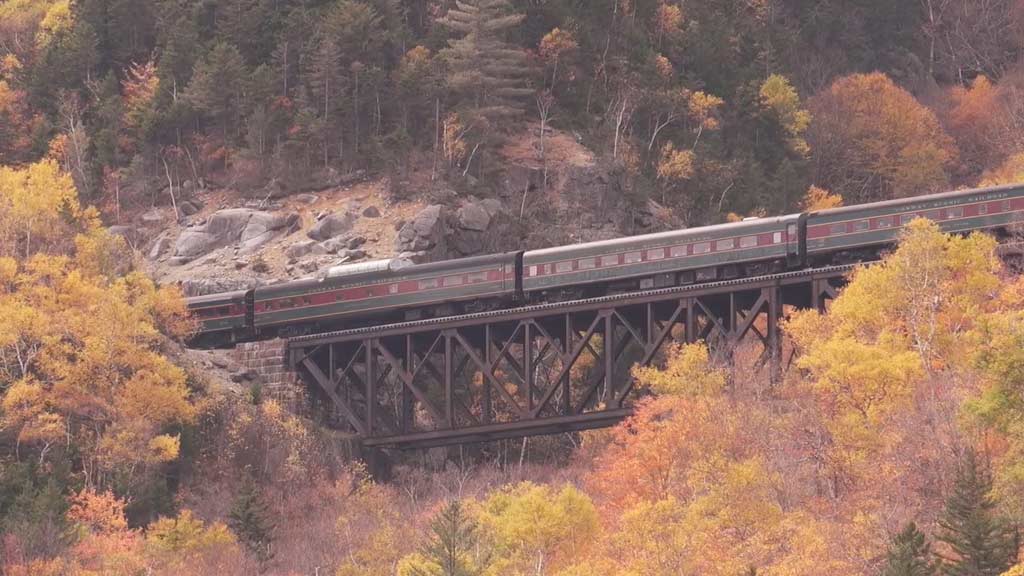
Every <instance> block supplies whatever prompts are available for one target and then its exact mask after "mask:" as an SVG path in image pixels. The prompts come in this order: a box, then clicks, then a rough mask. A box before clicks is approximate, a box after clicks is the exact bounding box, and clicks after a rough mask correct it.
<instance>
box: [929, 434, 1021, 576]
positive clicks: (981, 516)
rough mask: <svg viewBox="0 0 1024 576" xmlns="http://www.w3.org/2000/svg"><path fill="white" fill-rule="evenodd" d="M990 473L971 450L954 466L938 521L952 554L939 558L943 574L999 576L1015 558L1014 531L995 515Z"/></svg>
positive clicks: (942, 538) (944, 540)
mask: <svg viewBox="0 0 1024 576" xmlns="http://www.w3.org/2000/svg"><path fill="white" fill-rule="evenodd" d="M991 490H992V476H991V474H990V472H989V470H988V468H987V466H985V465H984V464H983V463H981V462H979V461H978V457H977V455H976V454H975V453H974V451H968V452H967V454H966V455H965V457H964V461H963V462H962V463H961V465H960V467H959V468H958V469H957V476H956V483H955V485H954V487H953V494H952V495H951V496H950V497H949V500H948V501H947V502H946V510H945V513H944V515H943V517H942V519H941V520H940V522H939V524H940V526H942V529H943V532H942V534H941V535H940V536H939V539H940V540H941V541H943V542H945V543H946V544H948V545H949V546H950V548H951V549H952V551H953V556H952V557H950V558H942V573H943V574H947V575H949V576H998V575H999V574H1002V573H1003V572H1004V571H1006V570H1007V569H1008V568H1010V566H1012V565H1013V563H1014V560H1015V559H1016V557H1017V549H1018V547H1019V538H1018V533H1017V530H1016V529H1015V528H1014V527H1012V526H1009V525H1008V524H1007V523H1006V522H1005V521H1004V520H1002V519H1001V518H999V517H998V516H997V514H996V505H997V503H996V501H995V500H994V499H993V498H992V496H991V494H990V492H991Z"/></svg>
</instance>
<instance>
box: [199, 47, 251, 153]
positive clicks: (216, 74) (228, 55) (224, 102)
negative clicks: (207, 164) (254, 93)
mask: <svg viewBox="0 0 1024 576" xmlns="http://www.w3.org/2000/svg"><path fill="white" fill-rule="evenodd" d="M246 78H247V71H246V68H245V62H243V61H242V55H241V54H239V53H238V50H237V49H235V47H234V46H231V45H230V44H224V43H221V44H217V45H216V46H214V48H213V50H211V51H210V53H209V54H208V55H207V56H206V58H204V59H203V60H201V61H200V62H199V63H198V64H196V69H195V73H194V74H193V75H192V81H191V82H190V83H189V85H188V90H187V93H186V94H187V96H188V100H189V101H190V102H191V103H192V105H193V106H195V107H196V109H197V110H199V111H200V112H202V113H203V114H206V115H208V116H209V117H211V118H213V119H214V120H215V121H216V122H217V123H218V124H220V126H221V129H222V130H223V135H224V140H225V141H227V140H228V138H229V136H230V135H231V134H233V133H234V131H233V129H234V127H235V126H236V125H237V123H238V117H239V116H240V115H241V113H242V103H243V95H244V94H245V90H244V88H243V86H244V85H245V80H246Z"/></svg>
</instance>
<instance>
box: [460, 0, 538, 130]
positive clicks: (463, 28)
mask: <svg viewBox="0 0 1024 576" xmlns="http://www.w3.org/2000/svg"><path fill="white" fill-rule="evenodd" d="M522 21H523V15H522V14H517V13H515V12H514V11H513V6H512V3H511V2H510V1H509V0H457V1H456V3H455V6H454V7H453V8H452V9H450V10H449V11H448V14H447V16H445V18H444V19H443V20H441V23H442V24H444V25H445V26H447V27H448V28H451V29H452V30H454V31H455V32H457V33H460V34H461V35H462V36H461V37H460V38H458V39H455V40H451V41H449V47H448V48H447V49H445V50H444V51H443V52H442V56H443V57H444V58H445V59H446V60H447V61H448V65H449V69H450V75H449V77H448V84H449V86H451V88H452V89H453V90H454V91H455V92H457V93H459V94H460V95H461V96H462V99H463V104H464V105H468V106H469V108H470V109H472V110H474V111H475V112H476V113H477V114H479V115H480V116H482V117H484V118H486V119H487V120H488V121H491V122H494V121H496V120H498V119H502V118H508V117H514V116H518V115H520V114H522V113H523V111H524V109H525V98H526V97H527V96H530V95H532V94H533V91H532V90H530V88H529V87H528V86H527V78H528V76H529V74H530V67H529V66H528V64H527V61H526V53H525V52H524V51H523V50H522V49H520V48H517V47H516V46H514V45H512V44H510V43H509V42H507V41H506V40H505V39H504V37H503V36H504V35H505V34H507V33H508V32H509V31H510V30H511V29H513V28H515V27H517V26H518V25H519V23H520V22H522Z"/></svg>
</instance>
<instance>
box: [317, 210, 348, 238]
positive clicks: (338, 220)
mask: <svg viewBox="0 0 1024 576" xmlns="http://www.w3.org/2000/svg"><path fill="white" fill-rule="evenodd" d="M355 223H356V215H355V214H353V213H351V212H335V213H333V214H329V215H327V216H325V217H324V218H322V219H321V220H320V221H319V222H317V223H316V225H315V226H313V228H311V229H310V230H309V232H307V235H308V236H309V237H310V238H312V239H313V240H321V241H322V240H328V239H330V238H334V237H335V236H339V235H341V234H344V233H345V232H348V231H349V230H351V229H352V227H353V226H355Z"/></svg>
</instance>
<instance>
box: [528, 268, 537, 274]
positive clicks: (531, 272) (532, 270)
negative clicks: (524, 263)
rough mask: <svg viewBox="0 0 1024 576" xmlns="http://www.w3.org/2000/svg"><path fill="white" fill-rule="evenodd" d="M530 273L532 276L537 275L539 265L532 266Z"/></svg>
mask: <svg viewBox="0 0 1024 576" xmlns="http://www.w3.org/2000/svg"><path fill="white" fill-rule="evenodd" d="M529 274H530V276H536V275H537V267H536V266H530V271H529Z"/></svg>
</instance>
